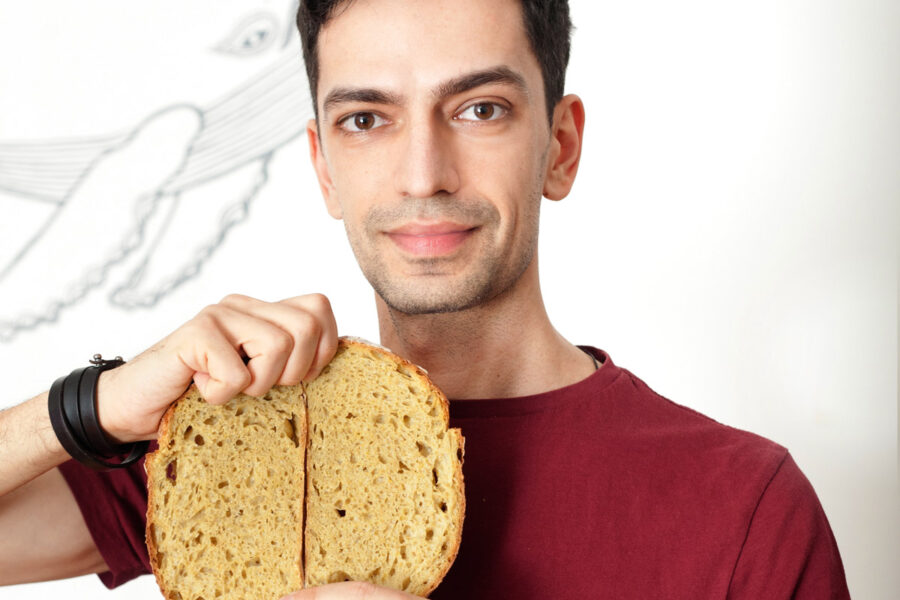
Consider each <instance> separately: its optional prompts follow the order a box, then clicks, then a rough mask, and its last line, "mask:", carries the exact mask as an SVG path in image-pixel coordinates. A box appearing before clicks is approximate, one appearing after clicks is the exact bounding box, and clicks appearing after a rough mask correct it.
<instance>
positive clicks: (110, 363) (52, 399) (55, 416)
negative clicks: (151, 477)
mask: <svg viewBox="0 0 900 600" xmlns="http://www.w3.org/2000/svg"><path fill="white" fill-rule="evenodd" d="M124 363H125V361H124V360H122V357H120V356H117V357H116V358H115V359H113V360H104V359H103V357H102V356H100V355H99V354H95V355H94V358H93V360H91V366H89V367H82V368H79V369H75V370H74V371H72V372H71V373H69V374H68V375H65V376H63V377H60V378H59V379H57V380H56V381H54V382H53V385H52V386H50V394H49V399H48V402H47V404H48V410H49V412H50V424H51V425H53V431H54V433H56V437H57V439H59V442H60V444H62V447H63V448H64V449H65V450H66V452H68V453H69V455H70V456H71V457H72V458H74V459H75V460H77V461H78V462H80V463H82V464H84V465H86V466H88V467H90V468H92V469H95V470H98V471H105V470H109V469H121V468H123V467H127V466H128V465H131V464H133V463H135V462H136V461H137V460H138V459H140V458H141V457H142V456H143V455H144V454H146V452H147V448H148V447H149V446H150V442H149V441H147V440H145V441H141V442H135V443H133V444H120V445H117V444H112V443H111V442H110V441H109V439H108V438H107V437H106V434H105V433H104V432H103V428H102V427H101V426H100V420H99V416H98V414H97V380H98V379H99V378H100V373H102V372H103V371H107V370H109V369H114V368H116V367H118V366H120V365H122V364H124ZM126 453H127V456H126V457H125V458H124V459H122V460H121V461H120V462H110V461H109V460H108V459H110V458H113V457H116V456H121V455H123V454H126Z"/></svg>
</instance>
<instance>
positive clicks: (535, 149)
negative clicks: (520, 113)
mask: <svg viewBox="0 0 900 600" xmlns="http://www.w3.org/2000/svg"><path fill="white" fill-rule="evenodd" d="M522 137H523V138H525V139H520V140H514V141H508V142H507V143H504V144H497V145H492V146H491V147H489V148H485V149H483V151H482V152H479V153H478V155H476V156H473V157H471V158H472V159H471V160H469V161H467V162H468V164H469V168H468V169H467V171H468V172H467V173H466V179H467V180H468V181H469V182H470V183H471V185H472V186H473V187H474V189H475V190H476V191H477V193H478V195H479V196H480V197H482V198H484V199H486V200H488V201H490V202H491V203H492V204H494V206H495V207H496V208H497V210H498V211H499V213H500V231H499V232H498V235H499V236H500V237H501V238H510V237H523V236H528V235H531V229H533V224H534V221H535V220H536V217H537V212H538V211H539V205H540V198H541V188H542V187H543V169H542V166H543V160H542V156H543V152H542V150H543V147H541V146H536V145H535V143H534V142H531V141H530V136H525V135H523V136H522Z"/></svg>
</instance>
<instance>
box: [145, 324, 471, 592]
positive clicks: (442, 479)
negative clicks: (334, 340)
mask: <svg viewBox="0 0 900 600" xmlns="http://www.w3.org/2000/svg"><path fill="white" fill-rule="evenodd" d="M448 422H449V411H448V404H447V400H446V398H445V397H444V395H443V394H442V393H441V392H440V391H439V390H438V389H437V388H436V387H435V386H434V384H432V383H431V381H430V380H429V379H428V377H427V375H426V374H425V373H424V371H422V370H421V369H419V368H418V367H416V366H415V365H412V364H411V363H409V362H408V361H405V360H403V359H401V358H400V357H398V356H396V355H394V354H392V353H390V352H388V351H386V350H384V349H382V348H380V347H377V346H374V345H371V344H367V343H363V342H361V341H358V340H353V339H348V338H341V340H340V342H339V346H338V350H337V353H336V354H335V357H334V358H333V359H332V361H331V363H329V365H328V366H327V367H325V369H324V370H323V372H322V373H321V374H320V375H319V377H318V378H316V379H315V380H314V381H313V382H311V383H310V384H309V385H308V386H306V388H305V389H304V387H303V386H276V387H274V388H273V389H272V390H270V391H269V392H268V393H267V394H266V395H265V396H264V397H263V398H260V399H257V398H251V397H249V396H245V395H240V396H238V397H236V398H234V399H232V400H231V401H229V402H228V403H227V404H225V405H223V406H211V405H209V404H207V403H206V402H205V401H203V399H202V398H201V397H200V395H199V393H198V392H197V390H196V389H195V388H191V389H190V390H188V392H187V393H186V394H185V395H184V396H182V398H180V399H179V400H178V401H176V403H175V404H173V405H172V407H171V408H170V409H169V411H168V412H167V413H166V415H165V416H164V417H163V421H162V423H161V426H160V434H159V450H157V451H156V452H155V453H152V454H150V455H148V457H147V461H146V469H147V475H148V494H149V502H148V512H147V546H148V548H149V551H150V561H151V566H152V567H153V571H154V573H155V575H156V578H157V581H158V583H159V585H160V589H161V590H162V591H163V594H164V595H165V596H166V598H169V599H170V600H176V599H177V600H198V599H202V600H215V599H217V598H218V599H222V600H230V599H235V600H238V599H241V600H243V599H244V598H263V597H268V598H278V597H280V596H281V595H284V594H286V593H289V592H291V591H294V590H297V589H300V588H302V587H308V586H313V585H321V584H324V583H330V582H335V581H344V580H356V581H371V582H373V583H377V584H379V585H384V586H387V587H392V588H394V589H400V590H405V591H408V592H411V593H413V594H416V595H420V596H426V595H427V594H429V593H430V592H431V591H432V590H433V589H434V588H435V587H436V586H437V585H438V583H440V581H441V579H442V578H443V576H444V575H445V574H446V573H447V571H448V570H449V568H450V565H451V564H452V563H453V560H454V558H455V557H456V553H457V551H458V549H459V544H460V541H461V536H462V522H463V516H464V513H465V495H464V491H463V479H462V461H463V449H464V440H463V438H462V435H461V434H460V431H459V430H458V429H448ZM307 431H308V432H309V434H308V435H307ZM304 520H305V533H304ZM304 563H305V565H304Z"/></svg>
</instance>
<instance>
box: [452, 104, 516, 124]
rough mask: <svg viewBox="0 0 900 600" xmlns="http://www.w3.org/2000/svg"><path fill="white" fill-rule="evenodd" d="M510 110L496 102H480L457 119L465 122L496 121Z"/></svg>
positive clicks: (457, 116) (460, 114) (471, 106)
mask: <svg viewBox="0 0 900 600" xmlns="http://www.w3.org/2000/svg"><path fill="white" fill-rule="evenodd" d="M507 111H508V109H507V108H506V107H504V106H501V105H499V104H497V103H496V102H478V103H476V104H472V105H470V106H469V107H468V108H466V109H465V110H464V111H462V112H461V113H459V114H458V115H456V117H455V118H457V119H462V120H463V121H495V120H497V119H499V118H500V117H502V116H504V115H505V114H506V113H507Z"/></svg>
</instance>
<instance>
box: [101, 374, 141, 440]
mask: <svg viewBox="0 0 900 600" xmlns="http://www.w3.org/2000/svg"><path fill="white" fill-rule="evenodd" d="M117 375H118V373H117V372H116V369H110V370H109V371H104V372H102V373H100V377H99V379H98V380H97V400H96V402H97V419H98V420H99V421H100V428H101V429H102V430H103V433H105V434H106V437H107V438H109V441H110V442H112V443H114V444H130V443H132V442H136V441H138V440H139V439H140V438H139V436H137V435H135V433H134V432H132V431H129V429H128V428H127V427H126V426H125V425H124V424H123V423H121V419H119V418H118V417H117V415H116V414H115V411H114V407H115V406H121V404H122V403H121V402H120V401H119V399H120V394H121V392H120V386H119V385H117V384H118V377H117Z"/></svg>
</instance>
